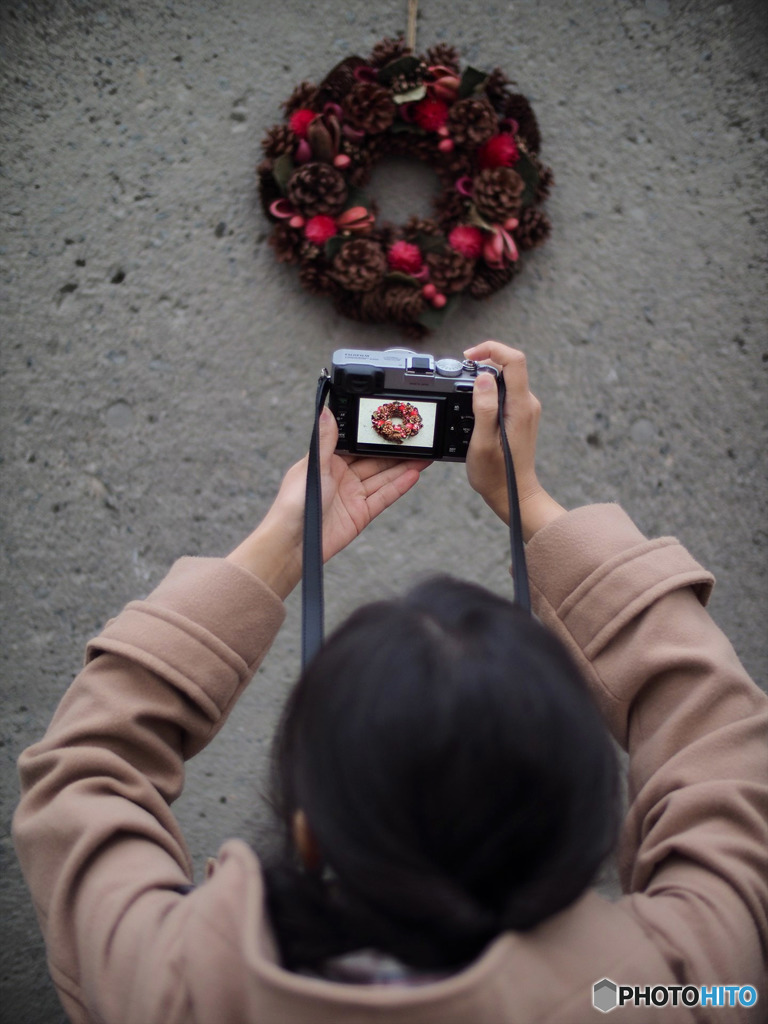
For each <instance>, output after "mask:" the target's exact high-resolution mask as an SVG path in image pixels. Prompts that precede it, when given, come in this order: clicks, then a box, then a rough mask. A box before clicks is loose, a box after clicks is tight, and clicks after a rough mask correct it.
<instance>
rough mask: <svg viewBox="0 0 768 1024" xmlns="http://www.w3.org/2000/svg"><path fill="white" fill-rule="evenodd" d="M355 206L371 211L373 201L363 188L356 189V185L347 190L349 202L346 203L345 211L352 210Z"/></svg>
mask: <svg viewBox="0 0 768 1024" xmlns="http://www.w3.org/2000/svg"><path fill="white" fill-rule="evenodd" d="M353 206H364V207H365V208H366V210H370V208H371V200H370V198H369V196H368V195H367V194H366V193H365V192H363V190H362V189H361V188H355V187H354V185H351V186H350V187H349V189H348V190H347V201H346V203H344V209H345V210H351V209H352V207H353Z"/></svg>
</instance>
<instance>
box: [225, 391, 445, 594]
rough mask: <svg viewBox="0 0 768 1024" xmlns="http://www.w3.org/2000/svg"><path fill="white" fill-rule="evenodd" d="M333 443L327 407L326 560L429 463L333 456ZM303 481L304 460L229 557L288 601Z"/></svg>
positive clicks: (297, 573) (323, 425)
mask: <svg viewBox="0 0 768 1024" xmlns="http://www.w3.org/2000/svg"><path fill="white" fill-rule="evenodd" d="M337 440H338V427H337V426H336V420H335V419H334V417H333V413H331V412H330V410H329V409H327V408H326V409H324V410H323V413H322V415H321V417H320V479H321V485H322V492H323V561H325V562H327V561H328V559H329V558H331V557H332V556H333V555H335V554H337V552H339V551H341V550H342V548H345V547H346V546H347V544H349V543H350V542H351V541H353V540H354V539H355V537H357V535H358V534H359V533H361V532H362V531H363V530H364V529H365V527H366V526H367V525H368V524H369V523H370V522H372V520H374V519H375V518H376V516H377V515H379V513H380V512H383V511H384V509H385V508H389V506H390V505H392V504H393V503H394V502H395V501H397V499H398V498H400V497H402V495H404V494H405V493H406V491H409V490H410V489H411V487H413V485H414V484H415V483H416V481H417V480H418V479H419V476H420V474H421V472H422V470H424V469H425V468H426V467H427V466H428V465H429V462H426V461H422V460H416V459H390V458H386V459H381V458H368V457H365V458H359V457H356V456H353V455H337V454H336V453H335V448H336V442H337ZM306 480H307V457H306V456H305V457H304V458H303V459H302V460H301V461H300V462H297V463H296V464H295V465H294V466H292V467H291V468H290V469H289V470H288V472H287V473H286V474H285V477H284V478H283V482H282V484H281V485H280V490H279V491H278V494H277V497H276V498H275V501H274V504H273V505H272V507H271V509H270V510H269V512H268V513H267V515H266V516H265V518H264V520H263V521H262V523H261V524H260V525H259V526H258V527H257V528H256V530H254V532H253V533H252V534H251V535H250V537H247V538H246V540H244V541H243V543H242V544H240V545H239V547H237V548H235V550H234V551H233V552H232V553H231V554H230V555H229V556H228V559H229V561H233V562H237V563H238V564H239V565H243V566H244V567H245V568H247V569H249V570H250V571H251V572H254V573H255V574H256V575H257V576H259V578H260V579H262V580H263V581H264V582H265V583H267V584H268V585H269V586H271V587H272V589H273V590H274V591H275V592H276V593H278V594H279V595H280V596H281V597H286V596H287V595H288V594H289V593H290V591H291V590H292V589H293V588H294V587H295V586H296V584H297V583H298V582H299V580H300V579H301V546H302V532H303V524H304V492H305V487H306Z"/></svg>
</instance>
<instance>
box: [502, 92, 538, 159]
mask: <svg viewBox="0 0 768 1024" xmlns="http://www.w3.org/2000/svg"><path fill="white" fill-rule="evenodd" d="M504 117H511V118H512V120H513V121H517V134H519V135H520V137H521V138H522V140H523V142H524V143H525V144H526V146H527V147H528V149H530V151H531V152H532V153H538V152H539V150H540V149H541V134H540V132H539V123H538V121H537V120H536V115H535V114H534V112H533V108H532V107H531V104H530V103H529V102H528V100H527V99H526V98H525V96H523V94H522V93H520V92H514V93H512V94H511V95H510V96H508V97H507V101H506V103H505V105H504Z"/></svg>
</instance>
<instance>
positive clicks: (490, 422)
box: [470, 373, 499, 453]
mask: <svg viewBox="0 0 768 1024" xmlns="http://www.w3.org/2000/svg"><path fill="white" fill-rule="evenodd" d="M472 412H473V413H474V416H475V425H474V427H473V429H472V440H471V441H470V445H471V447H472V450H473V453H478V452H490V451H492V450H495V449H496V448H498V445H499V426H498V412H499V389H498V386H497V384H496V381H495V380H494V378H493V377H492V376H491V374H490V373H481V374H480V375H479V376H478V377H477V378H476V380H475V386H474V388H473V390H472Z"/></svg>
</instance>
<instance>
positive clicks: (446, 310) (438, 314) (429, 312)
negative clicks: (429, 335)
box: [419, 295, 459, 331]
mask: <svg viewBox="0 0 768 1024" xmlns="http://www.w3.org/2000/svg"><path fill="white" fill-rule="evenodd" d="M458 305H459V296H458V295H451V296H450V298H449V299H448V301H447V302H446V304H445V305H444V306H443V308H442V309H435V307H434V306H429V307H427V309H425V310H424V312H423V313H422V314H421V316H420V317H419V323H420V324H421V325H422V327H426V328H427V330H428V331H436V330H437V329H438V328H440V327H442V326H443V322H444V320H445V318H446V317H447V316H449V315H450V314H451V313H453V312H455V310H456V307H457V306H458Z"/></svg>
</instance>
